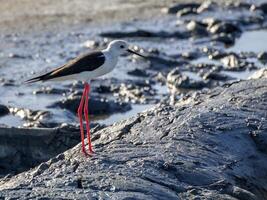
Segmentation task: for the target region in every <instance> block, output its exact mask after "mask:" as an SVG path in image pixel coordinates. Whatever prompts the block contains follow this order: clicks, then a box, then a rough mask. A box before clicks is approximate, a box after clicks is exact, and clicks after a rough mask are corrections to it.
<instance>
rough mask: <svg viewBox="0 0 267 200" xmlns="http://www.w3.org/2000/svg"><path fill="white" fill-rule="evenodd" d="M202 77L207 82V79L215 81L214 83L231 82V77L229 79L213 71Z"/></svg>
mask: <svg viewBox="0 0 267 200" xmlns="http://www.w3.org/2000/svg"><path fill="white" fill-rule="evenodd" d="M202 77H203V79H205V80H208V79H211V80H216V81H227V80H231V77H229V76H227V75H225V74H222V73H220V72H217V71H213V70H210V71H208V72H206V73H204V74H202Z"/></svg>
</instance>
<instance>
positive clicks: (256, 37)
mask: <svg viewBox="0 0 267 200" xmlns="http://www.w3.org/2000/svg"><path fill="white" fill-rule="evenodd" d="M266 42H267V30H266V29H263V30H252V31H247V32H244V33H243V34H242V35H241V37H240V38H238V39H237V40H236V42H235V44H234V46H233V47H230V48H228V51H233V52H255V53H260V52H262V51H267V45H266Z"/></svg>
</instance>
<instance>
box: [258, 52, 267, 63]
mask: <svg viewBox="0 0 267 200" xmlns="http://www.w3.org/2000/svg"><path fill="white" fill-rule="evenodd" d="M258 59H259V60H260V61H261V62H262V63H267V52H261V53H259V54H258Z"/></svg>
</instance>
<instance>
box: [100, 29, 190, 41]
mask: <svg viewBox="0 0 267 200" xmlns="http://www.w3.org/2000/svg"><path fill="white" fill-rule="evenodd" d="M100 36H102V37H108V38H129V37H144V38H146V37H158V38H172V37H173V38H180V39H183V38H187V37H188V33H183V32H180V31H174V32H166V31H151V30H134V31H110V32H103V33H100Z"/></svg>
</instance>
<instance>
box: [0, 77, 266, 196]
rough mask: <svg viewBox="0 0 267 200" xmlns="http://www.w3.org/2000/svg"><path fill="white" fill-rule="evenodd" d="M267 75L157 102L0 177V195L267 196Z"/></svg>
mask: <svg viewBox="0 0 267 200" xmlns="http://www.w3.org/2000/svg"><path fill="white" fill-rule="evenodd" d="M266 85H267V79H258V80H250V81H241V82H236V83H232V84H228V85H226V86H224V87H217V88H215V89H213V90H211V91H210V92H207V93H206V94H199V95H198V96H197V97H195V99H194V98H193V97H191V98H189V99H187V101H186V103H185V102H180V103H179V102H178V103H177V104H176V106H169V105H165V104H161V105H158V106H157V107H156V108H154V109H151V110H150V111H147V112H144V113H141V114H139V115H138V116H135V117H132V118H130V119H127V120H125V121H122V122H118V123H115V124H114V125H113V126H110V127H107V128H104V129H102V130H100V131H98V132H95V133H94V134H93V143H94V146H95V151H96V152H97V153H96V154H95V155H94V156H93V157H87V158H86V157H84V156H82V154H81V153H80V145H77V146H76V147H74V148H72V149H70V150H68V151H66V152H65V153H64V154H60V155H58V156H57V157H55V158H53V159H51V160H49V161H48V162H46V163H42V164H41V165H39V166H38V167H36V168H34V169H32V170H30V171H28V172H24V173H21V174H19V175H17V176H14V177H11V178H10V177H6V178H3V179H1V180H0V198H1V197H2V198H4V197H5V198H10V197H12V198H21V199H29V198H38V197H43V198H71V199H84V198H90V199H99V198H102V199H130V198H133V199H194V198H199V199H265V198H267V188H266V184H264V183H265V182H266V178H267V173H266V172H267V159H266V153H267V151H266V150H265V148H264V146H266V142H267V140H266V136H265V135H266V133H267V121H266V108H267V93H266V89H267V86H266Z"/></svg>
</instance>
